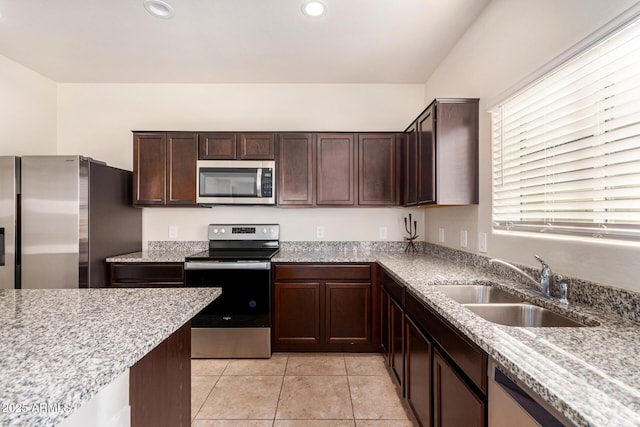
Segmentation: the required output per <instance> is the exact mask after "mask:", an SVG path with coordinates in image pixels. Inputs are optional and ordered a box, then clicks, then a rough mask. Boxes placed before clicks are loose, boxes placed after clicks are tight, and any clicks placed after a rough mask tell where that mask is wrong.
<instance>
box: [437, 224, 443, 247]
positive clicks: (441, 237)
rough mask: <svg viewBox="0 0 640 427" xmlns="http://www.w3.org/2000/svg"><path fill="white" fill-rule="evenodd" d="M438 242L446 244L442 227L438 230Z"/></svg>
mask: <svg viewBox="0 0 640 427" xmlns="http://www.w3.org/2000/svg"><path fill="white" fill-rule="evenodd" d="M438 242H440V243H443V242H444V228H442V227H440V228H438Z"/></svg>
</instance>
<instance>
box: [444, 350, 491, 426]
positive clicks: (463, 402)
mask: <svg viewBox="0 0 640 427" xmlns="http://www.w3.org/2000/svg"><path fill="white" fill-rule="evenodd" d="M485 416H486V405H485V401H484V400H483V399H481V398H480V397H479V396H478V395H477V394H476V393H475V392H474V391H473V390H472V389H471V388H470V387H469V386H468V385H467V383H466V382H465V381H464V379H462V378H461V377H460V375H459V374H458V373H457V372H456V370H455V369H454V368H453V367H452V366H451V365H450V364H449V363H448V362H447V361H446V360H445V358H444V357H443V356H442V355H440V353H439V352H438V350H434V352H433V425H434V426H435V427H459V426H469V427H474V426H477V427H483V426H484V425H485Z"/></svg>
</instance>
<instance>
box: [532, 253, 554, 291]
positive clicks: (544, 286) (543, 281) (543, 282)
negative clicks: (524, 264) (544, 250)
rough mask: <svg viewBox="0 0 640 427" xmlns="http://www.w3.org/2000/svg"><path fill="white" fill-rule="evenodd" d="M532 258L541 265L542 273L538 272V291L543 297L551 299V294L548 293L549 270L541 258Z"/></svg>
mask: <svg viewBox="0 0 640 427" xmlns="http://www.w3.org/2000/svg"><path fill="white" fill-rule="evenodd" d="M534 258H535V259H537V260H538V262H540V264H542V271H540V290H541V291H542V293H543V294H544V296H545V297H547V298H551V294H550V293H549V281H550V280H551V268H549V265H548V264H547V263H546V262H544V260H543V259H542V258H540V257H539V256H538V255H534Z"/></svg>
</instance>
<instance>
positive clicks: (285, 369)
mask: <svg viewBox="0 0 640 427" xmlns="http://www.w3.org/2000/svg"><path fill="white" fill-rule="evenodd" d="M288 367H289V354H287V361H286V362H285V363H284V372H282V383H281V384H280V392H279V393H278V401H277V402H276V410H275V411H274V412H273V422H272V423H271V426H272V427H273V426H275V425H276V417H277V416H278V408H279V407H280V397H281V396H282V389H283V388H284V379H285V377H286V376H287V368H288Z"/></svg>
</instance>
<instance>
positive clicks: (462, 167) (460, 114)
mask: <svg viewBox="0 0 640 427" xmlns="http://www.w3.org/2000/svg"><path fill="white" fill-rule="evenodd" d="M405 135H406V141H405V147H404V149H405V158H404V173H405V176H404V178H405V179H404V195H405V196H404V205H405V206H412V205H416V204H417V205H434V204H437V205H469V204H477V203H478V99H450V98H439V99H436V100H434V101H433V102H432V103H431V104H430V105H429V106H428V107H427V108H426V109H425V110H424V111H423V112H422V113H421V114H420V116H419V117H418V118H417V119H416V121H415V122H413V123H412V124H411V125H410V126H409V127H408V128H407V130H406V131H405ZM414 141H415V142H414ZM414 145H415V148H414ZM414 158H415V160H414ZM414 168H415V173H414V172H413V171H414ZM414 176H415V178H414ZM414 194H416V196H415V198H414Z"/></svg>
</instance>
